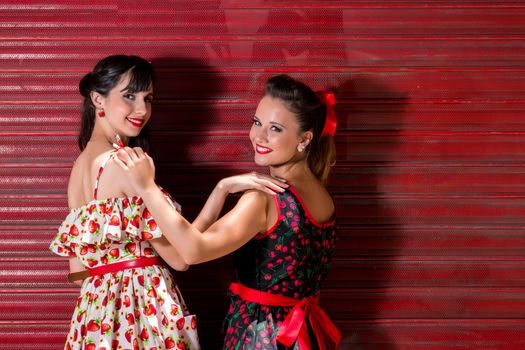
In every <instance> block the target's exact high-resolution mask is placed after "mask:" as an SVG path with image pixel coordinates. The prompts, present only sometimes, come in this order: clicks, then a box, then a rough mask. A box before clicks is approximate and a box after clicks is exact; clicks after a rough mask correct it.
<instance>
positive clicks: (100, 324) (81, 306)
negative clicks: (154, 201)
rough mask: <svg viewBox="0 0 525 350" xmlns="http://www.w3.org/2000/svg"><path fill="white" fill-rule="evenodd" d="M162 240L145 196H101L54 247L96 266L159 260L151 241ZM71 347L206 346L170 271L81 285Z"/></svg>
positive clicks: (77, 214) (130, 272)
mask: <svg viewBox="0 0 525 350" xmlns="http://www.w3.org/2000/svg"><path fill="white" fill-rule="evenodd" d="M104 165H105V164H104ZM104 165H103V166H102V167H101V169H102V168H103V167H104ZM100 173H101V172H99V175H100ZM97 182H98V181H97ZM97 185H98V184H96V186H95V189H96V188H97V187H98V186H97ZM167 200H169V201H170V202H171V203H172V204H174V202H173V201H172V200H171V198H169V196H167ZM174 205H175V204H174ZM161 235H162V232H161V231H160V229H159V228H158V227H157V224H156V223H155V221H154V220H153V218H152V217H151V214H150V213H149V211H148V209H147V208H146V207H145V205H144V203H143V201H142V199H141V198H140V197H136V196H135V197H122V198H109V199H104V200H97V199H94V200H92V201H91V202H89V203H88V204H86V205H84V206H81V207H79V208H76V209H72V210H71V211H70V213H69V215H68V216H67V217H66V219H65V220H64V222H63V223H62V225H60V227H59V229H58V233H57V236H56V238H55V239H54V240H53V242H52V243H51V245H50V247H49V249H50V250H51V251H52V252H54V253H55V254H58V255H60V256H69V257H72V256H76V257H77V258H78V259H79V260H80V261H81V262H82V263H83V264H84V265H85V266H86V267H87V268H93V267H98V266H102V265H107V264H112V263H116V262H122V261H126V260H134V259H138V258H141V257H155V256H158V254H157V253H156V251H155V250H154V249H153V247H152V246H151V244H150V243H149V242H148V241H149V240H151V239H153V238H159V237H160V236H161ZM65 349H99V350H102V349H106V350H110V349H144V350H153V349H157V350H160V349H177V350H180V349H200V346H199V340H198V336H197V320H196V317H195V316H194V315H190V314H189V313H188V310H187V308H186V305H185V303H184V300H183V298H182V296H181V294H180V292H179V290H178V288H177V285H176V283H175V280H174V278H173V276H172V275H171V273H170V271H169V270H168V268H167V267H165V266H158V265H153V266H147V267H142V268H135V269H126V270H122V271H119V272H115V273H107V274H104V275H100V276H92V277H89V278H87V279H85V280H84V282H83V284H82V288H81V290H80V296H79V297H78V300H77V303H76V307H75V311H74V313H73V317H72V319H71V327H70V331H69V334H68V336H67V340H66V344H65Z"/></svg>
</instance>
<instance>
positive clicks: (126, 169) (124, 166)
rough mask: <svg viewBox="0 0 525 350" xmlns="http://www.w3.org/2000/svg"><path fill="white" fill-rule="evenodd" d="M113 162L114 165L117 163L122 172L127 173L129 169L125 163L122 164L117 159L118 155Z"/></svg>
mask: <svg viewBox="0 0 525 350" xmlns="http://www.w3.org/2000/svg"><path fill="white" fill-rule="evenodd" d="M113 161H114V162H115V163H117V165H118V166H119V167H120V168H121V169H122V170H124V171H128V170H129V168H128V166H127V165H126V163H124V162H123V161H121V160H120V158H119V157H118V155H117V157H115V158H114V159H113Z"/></svg>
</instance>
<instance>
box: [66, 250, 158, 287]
mask: <svg viewBox="0 0 525 350" xmlns="http://www.w3.org/2000/svg"><path fill="white" fill-rule="evenodd" d="M151 265H164V262H163V261H162V260H161V259H160V258H159V257H158V256H154V257H151V258H138V259H134V260H126V261H121V262H117V263H113V264H107V265H102V266H97V267H94V268H92V269H87V270H84V271H80V272H72V273H70V274H69V275H68V280H69V281H70V282H73V281H78V280H83V279H86V278H88V277H90V276H97V275H103V274H106V273H111V272H118V271H122V270H126V269H136V268H139V267H146V266H151Z"/></svg>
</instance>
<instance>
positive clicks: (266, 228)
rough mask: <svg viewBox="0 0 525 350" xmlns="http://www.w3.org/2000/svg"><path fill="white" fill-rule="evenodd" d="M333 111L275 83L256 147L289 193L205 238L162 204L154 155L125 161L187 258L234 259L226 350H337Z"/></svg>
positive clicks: (255, 129) (303, 89)
mask: <svg viewBox="0 0 525 350" xmlns="http://www.w3.org/2000/svg"><path fill="white" fill-rule="evenodd" d="M334 103H335V99H334V97H333V95H332V94H327V93H321V94H316V93H314V92H313V91H312V89H310V88H309V87H308V86H306V85H305V84H303V83H301V82H299V81H297V80H294V79H293V78H291V77H289V76H287V75H278V76H274V77H272V78H270V79H269V80H268V81H267V83H266V88H265V94H264V96H263V98H262V99H261V101H260V102H259V105H258V107H257V111H256V112H255V115H254V116H253V117H252V119H253V124H252V127H251V130H250V140H251V142H252V145H253V148H254V151H255V162H256V163H257V165H260V166H267V167H268V168H269V170H270V174H271V175H272V176H274V177H276V178H279V179H283V180H286V182H287V183H288V185H289V186H288V188H287V189H286V190H285V191H284V192H279V191H276V193H273V194H268V193H264V192H263V191H247V192H245V193H244V194H243V195H242V196H241V198H240V199H239V201H238V202H237V204H236V205H235V207H234V208H233V209H232V210H231V211H229V212H228V213H227V214H225V215H224V216H223V217H221V218H220V219H219V220H218V221H217V222H215V224H213V225H212V226H211V227H210V228H208V229H207V230H206V231H204V232H200V231H198V230H197V229H196V228H195V227H193V226H192V225H191V224H190V223H189V222H187V221H186V220H185V219H184V218H183V217H182V216H181V215H180V214H179V213H177V212H176V211H175V210H173V209H172V208H171V207H169V206H167V205H165V203H163V201H162V200H161V198H162V192H161V191H160V190H159V189H158V187H157V186H156V184H155V182H154V175H155V167H154V165H153V162H152V160H151V158H149V156H148V155H147V154H144V152H143V151H142V150H141V149H139V148H135V149H131V148H125V149H123V150H120V151H119V152H118V153H117V156H118V160H117V163H118V164H119V165H120V166H121V168H122V169H123V170H124V172H125V173H126V175H127V176H128V177H129V180H130V182H131V183H132V184H133V187H134V189H135V190H136V191H137V192H138V193H139V194H140V195H141V196H142V198H143V199H144V202H145V203H146V204H147V206H148V208H149V210H150V211H151V213H152V214H153V215H154V217H155V218H156V219H157V223H158V225H159V227H160V228H161V229H162V230H163V234H164V236H165V237H166V238H167V239H168V241H170V243H171V244H172V245H173V246H175V247H184V249H180V250H179V254H180V255H181V257H182V258H183V259H184V261H185V262H186V263H188V264H197V263H201V262H204V261H209V260H212V259H216V258H219V257H221V256H224V255H226V254H229V253H232V252H235V253H234V258H235V262H236V267H237V272H238V281H237V282H235V283H232V284H231V286H230V308H229V310H228V314H227V316H226V319H225V321H224V333H225V334H224V344H223V348H224V349H273V350H275V349H293V350H309V349H320V350H325V349H326V350H335V349H337V347H338V344H339V341H340V338H341V335H340V334H339V332H338V330H337V328H336V327H335V326H334V324H333V323H332V322H331V321H330V319H329V318H328V316H327V315H326V314H325V313H324V312H323V310H322V309H321V308H320V307H319V306H318V299H319V296H320V290H321V286H322V284H323V281H324V279H325V278H326V275H327V273H328V269H329V266H330V262H331V257H332V254H333V250H334V245H335V240H336V237H335V236H336V225H335V222H336V219H335V205H334V203H333V200H332V198H331V197H330V195H329V193H328V192H327V190H326V188H325V186H324V184H325V182H326V179H327V177H328V173H329V170H330V167H331V165H332V164H333V163H334V160H335V146H334V141H333V136H334V133H335V129H336V118H335V114H334V112H333V105H334ZM246 176H247V177H257V176H259V175H257V174H251V175H246ZM222 181H225V180H222ZM226 181H227V180H226ZM220 190H221V186H220V185H218V186H216V189H215V190H214V191H220ZM239 190H242V189H241V188H240V187H239ZM229 191H230V192H235V188H234V187H232V186H230V187H229ZM218 197H220V198H222V196H218Z"/></svg>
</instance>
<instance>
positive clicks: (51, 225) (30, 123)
mask: <svg viewBox="0 0 525 350" xmlns="http://www.w3.org/2000/svg"><path fill="white" fill-rule="evenodd" d="M524 18H525V4H524V2H523V1H482V0H480V1H466V0H465V1H448V0H441V1H414V0H412V1H371V0H370V1H367V0H362V1H335V0H334V1H308V0H302V1H291V0H282V1H241V0H238V1H236V0H224V1H211V0H210V1H203V0H192V1H185V0H179V1H155V2H152V1H59V0H57V1H53V2H39V1H29V0H26V1H3V2H2V3H1V4H0V215H1V216H0V349H33V348H35V347H36V348H38V349H60V348H61V347H62V344H63V341H64V339H65V334H66V331H67V327H68V323H69V317H70V315H71V313H72V311H73V306H74V302H75V299H76V296H77V294H78V289H77V288H75V287H73V286H72V285H70V284H68V283H67V282H66V281H65V274H66V271H67V262H66V261H65V260H64V259H62V258H58V257H54V256H52V255H51V254H50V253H49V252H48V251H47V246H48V244H49V241H50V240H51V239H52V238H53V236H54V231H55V229H56V227H57V225H58V224H59V223H60V221H61V220H62V219H63V218H64V217H65V215H66V213H67V208H66V206H67V203H66V202H67V201H66V184H67V177H68V174H69V170H70V167H71V163H72V161H73V160H74V159H75V157H76V155H77V154H78V150H77V147H76V141H75V136H76V132H77V128H78V119H79V107H80V98H79V94H78V92H77V83H78V81H79V78H80V77H81V76H82V75H83V74H85V72H87V71H88V70H89V69H90V68H91V67H92V66H93V65H94V63H95V62H96V61H98V60H99V59H100V58H101V57H103V56H106V55H109V54H114V53H128V54H139V55H141V56H144V57H146V58H148V59H151V60H152V61H153V62H154V63H155V65H156V66H157V68H158V75H159V86H158V93H157V94H156V95H157V96H156V97H157V99H156V102H155V106H154V110H155V113H154V118H153V121H152V124H153V130H154V132H153V135H154V144H155V145H154V146H155V152H154V153H155V155H156V159H157V164H158V169H159V170H158V171H159V179H160V181H161V183H162V184H163V185H164V186H165V187H166V188H167V189H168V190H169V191H170V192H171V193H173V194H174V196H175V198H176V199H177V200H178V201H179V202H181V203H182V204H183V206H184V211H185V213H186V215H187V216H188V217H189V218H192V217H194V215H195V214H196V212H197V210H198V208H199V207H200V206H201V205H202V204H203V202H204V199H205V196H206V194H207V193H208V192H209V191H210V190H211V188H212V187H213V185H214V182H215V181H216V180H218V179H219V178H220V177H222V176H224V175H228V174H232V173H238V172H244V171H248V170H252V169H253V164H252V151H251V149H250V146H249V144H248V142H247V129H248V125H249V118H248V117H249V116H250V115H251V113H252V112H253V111H254V110H255V106H256V102H257V97H258V96H259V93H260V91H261V88H262V86H263V83H264V81H265V79H266V78H267V77H268V76H270V75H272V74H274V73H278V72H287V73H290V74H292V75H293V76H295V77H298V78H300V79H303V80H305V81H306V82H308V83H310V84H311V85H312V86H314V87H315V88H317V89H324V88H334V89H335V90H336V91H337V97H338V99H339V104H338V105H337V112H338V116H339V131H338V134H337V147H338V162H337V165H336V167H335V169H334V172H333V176H332V179H331V182H330V189H331V191H332V193H333V194H334V197H335V198H336V201H337V207H338V213H339V218H340V223H341V233H340V241H339V246H338V248H337V254H336V259H335V262H334V264H333V268H332V271H331V273H330V276H329V280H328V281H327V282H326V286H325V290H324V293H323V297H322V304H323V305H324V307H325V309H326V311H327V313H328V314H329V315H330V316H331V317H332V318H333V319H334V320H335V322H336V323H337V325H338V326H339V327H340V329H341V331H342V333H343V343H344V344H343V346H342V348H343V349H440V350H442V349H472V348H479V349H489V348H490V349H523V348H524V347H525V337H524V336H523V334H524V332H525V269H524V267H525V264H524V260H525V233H524V231H525V219H524V218H525V176H524V175H525V168H524V165H525V151H524V150H525V147H524V144H525V118H524V117H525V115H524V113H523V109H524V103H525V100H524V98H523V96H524V93H525V74H524V72H525V71H524V69H525V66H524V62H525V60H524V59H525V41H524V39H525V21H524ZM231 277H232V269H231V262H230V260H229V259H228V258H224V259H221V260H219V261H216V262H211V263H207V264H203V265H200V266H196V267H193V268H192V269H190V271H189V272H187V273H183V274H177V278H178V279H179V282H180V286H181V289H182V291H183V293H184V295H185V296H186V298H187V301H188V303H189V306H190V308H191V309H192V311H194V312H196V313H197V314H198V315H199V320H200V323H199V327H200V334H201V338H202V340H203V345H204V349H213V348H215V347H216V346H217V345H218V344H219V339H220V321H221V318H222V316H223V314H224V311H225V290H226V286H227V284H228V282H229V281H230V280H231ZM35 344H38V345H35Z"/></svg>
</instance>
